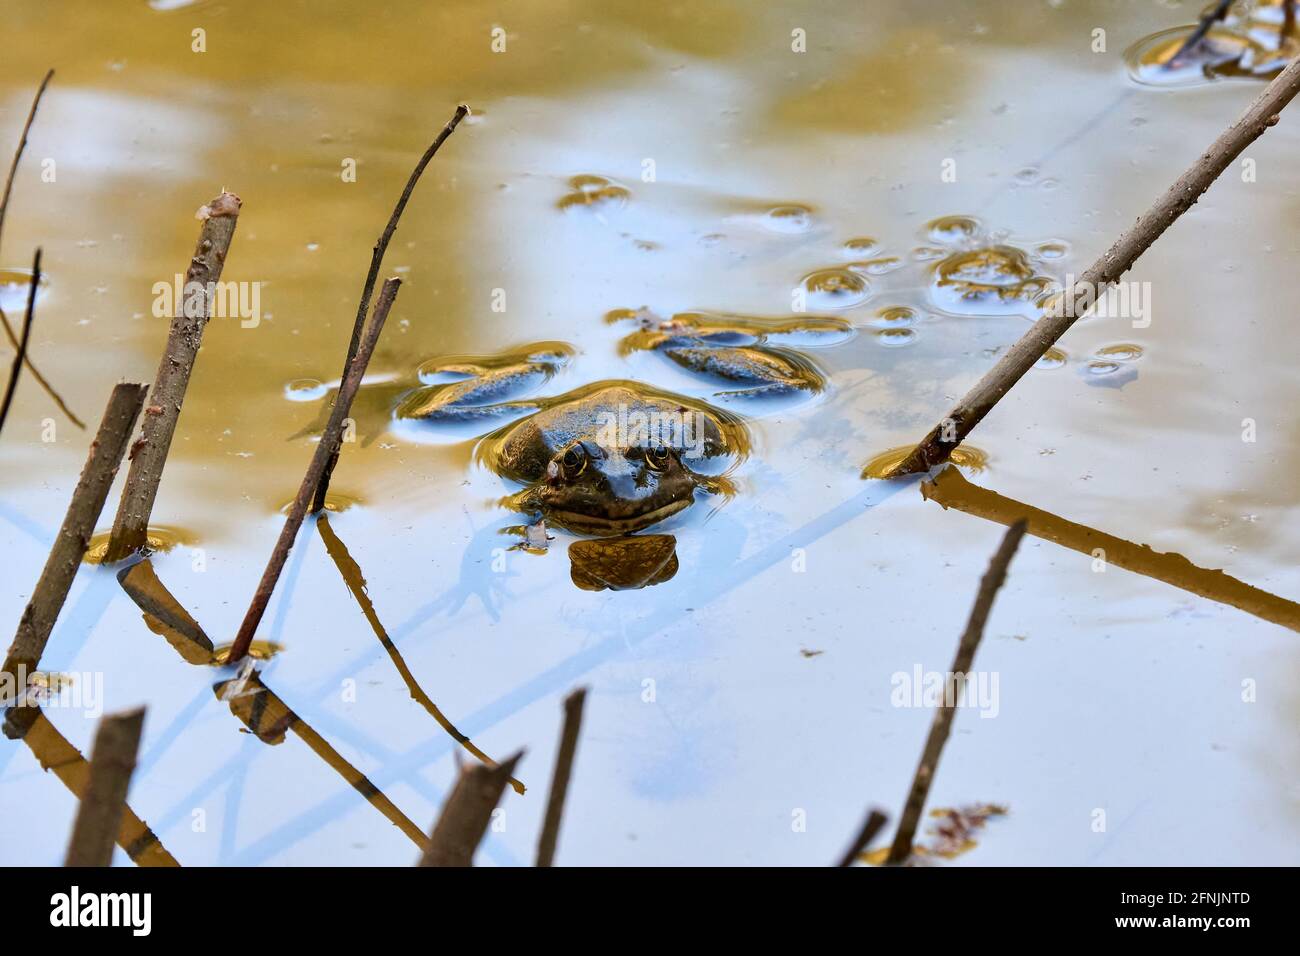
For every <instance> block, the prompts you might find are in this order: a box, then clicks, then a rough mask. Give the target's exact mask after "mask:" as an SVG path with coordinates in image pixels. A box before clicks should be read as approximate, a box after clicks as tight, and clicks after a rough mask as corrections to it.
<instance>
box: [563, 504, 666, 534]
mask: <svg viewBox="0 0 1300 956" xmlns="http://www.w3.org/2000/svg"><path fill="white" fill-rule="evenodd" d="M690 503H691V499H690V498H683V499H680V500H678V501H670V502H668V504H666V505H662V506H661V507H658V508H652V509H651V510H649V511H643V512H641V513H640V514H634V515H628V516H627V517H625V518H609V517H606V516H604V515H588V514H582V513H581V512H577V511H562V510H556V509H552V510H551V511H550V512H549V514H548V517H549V518H550V520H551V523H552V524H556V525H559V526H560V527H562V528H567V529H568V530H570V531H576V532H577V533H579V534H592V535H612V534H628V533H629V532H632V531H639V530H641V529H642V528H648V527H649V526H650V525H652V524H658V523H659V522H660V521H663V520H664V519H665V518H669V517H672V516H673V515H675V514H677V512H679V511H681V510H682V509H683V508H685V507H686V506H687V505H689V504H690Z"/></svg>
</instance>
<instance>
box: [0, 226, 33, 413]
mask: <svg viewBox="0 0 1300 956" xmlns="http://www.w3.org/2000/svg"><path fill="white" fill-rule="evenodd" d="M40 284H41V248H40V246H37V247H36V256H35V257H34V258H33V259H32V284H31V287H30V288H29V289H28V290H27V313H26V315H25V316H24V317H23V337H22V339H21V341H19V343H18V351H17V352H16V353H15V354H14V364H13V368H12V369H10V370H9V382H8V384H6V385H5V397H4V400H3V401H0V431H3V430H4V427H5V420H6V419H7V418H8V417H9V406H10V405H12V404H13V400H14V392H15V391H17V389H18V376H19V375H21V374H22V373H23V359H25V358H26V357H27V343H28V341H29V340H30V339H31V335H32V318H33V316H34V315H35V314H36V287H37V286H38V285H40Z"/></svg>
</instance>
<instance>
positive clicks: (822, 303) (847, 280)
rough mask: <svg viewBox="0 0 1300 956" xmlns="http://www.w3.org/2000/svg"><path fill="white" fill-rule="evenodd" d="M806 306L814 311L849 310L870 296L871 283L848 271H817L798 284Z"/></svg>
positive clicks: (863, 277)
mask: <svg viewBox="0 0 1300 956" xmlns="http://www.w3.org/2000/svg"><path fill="white" fill-rule="evenodd" d="M800 288H802V289H803V292H804V296H805V301H806V304H807V305H808V306H809V307H810V308H814V309H851V308H853V307H854V306H855V305H860V304H861V303H863V302H865V301H866V300H867V298H868V297H869V296H870V295H871V283H870V282H868V281H867V279H866V277H865V276H862V275H860V274H859V273H857V272H853V271H851V270H849V269H818V270H817V271H816V272H810V273H809V274H808V275H806V276H804V277H803V280H802V281H801V282H800Z"/></svg>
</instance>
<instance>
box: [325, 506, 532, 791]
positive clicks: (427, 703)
mask: <svg viewBox="0 0 1300 956" xmlns="http://www.w3.org/2000/svg"><path fill="white" fill-rule="evenodd" d="M316 530H317V531H319V532H320V537H321V540H322V541H324V542H325V551H326V552H327V553H328V554H329V556H330V557H331V558H332V559H333V560H334V566H335V567H336V568H338V569H339V574H340V575H341V576H342V578H343V583H344V584H346V585H347V588H348V591H350V592H351V594H352V597H353V598H354V599H355V600H356V602H357V604H359V605H360V606H361V613H362V614H364V615H365V617H366V620H367V621H368V622H369V623H370V629H371V630H372V631H374V632H375V637H377V638H379V643H380V644H382V645H384V650H385V651H387V652H388V657H389V660H391V661H392V662H393V666H394V667H396V668H397V673H398V674H400V675H401V678H402V681H403V682H404V683H405V684H406V689H407V691H408V692H409V693H410V695H411V699H412V700H414V701H415V702H416V703H418V704H419V705H420V706H421V707H423V708H424V709H425V710H426V711H428V713H429V716H431V717H432V718H433V719H434V720H436V721H437V722H438V725H439V726H440V727H442V729H443V730H445V731H446V732H447V733H448V734H449V735H450V736H451V738H452V739H453V740H454V741H456V743H458V744H460V745H461V746H462V747H464V748H465V749H466V750H468V751H469V752H470V753H472V754H473V755H474V756H475V757H477V758H478V759H479V760H482V761H483V762H484V763H485V764H487V765H488V766H489V767H495V766H497V762H496V761H495V760H493V759H492V758H491V757H489V756H488V755H487V754H485V753H484V752H483V751H482V750H480V749H479V748H478V747H477V745H475V743H474V741H472V740H470V739H469V738H468V737H466V736H465V735H464V734H462V733H461V732H460V731H459V730H457V729H456V726H455V725H454V724H453V723H452V722H451V721H450V720H448V719H447V717H446V715H445V714H443V712H442V710H441V709H439V707H438V705H437V704H435V703H434V702H433V700H432V698H430V697H429V695H428V694H426V693H425V692H424V688H422V687H421V686H420V684H419V682H418V681H417V680H416V679H415V675H414V674H412V673H411V669H410V668H409V667H407V666H406V660H405V658H403V657H402V652H401V651H399V650H398V649H397V645H396V644H394V643H393V639H392V638H391V637H389V636H388V631H387V630H386V629H385V628H384V625H383V622H382V621H380V620H379V615H378V614H377V613H376V612H375V605H374V602H372V601H371V600H370V595H369V594H367V593H366V579H365V576H364V575H362V573H361V565H359V564H357V562H356V560H355V559H354V558H353V557H352V555H351V554H349V553H348V549H347V546H346V545H345V544H344V543H343V541H342V539H340V538H339V536H338V535H337V534H335V533H334V528H333V526H332V525H331V524H330V521H329V516H328V515H325V514H321V515H320V516H319V517H317V519H316ZM510 786H511V787H512V788H514V791H515V793H519V794H522V793H523V792H524V791H525V790H526V789H527V788H526V787H525V786H524V785H523V783H522V782H521V781H519V780H516V779H515V778H513V777H511V778H510Z"/></svg>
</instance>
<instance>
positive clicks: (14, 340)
mask: <svg viewBox="0 0 1300 956" xmlns="http://www.w3.org/2000/svg"><path fill="white" fill-rule="evenodd" d="M53 77H54V71H53V70H49V71H47V72H46V74H45V78H44V79H43V80H41V85H40V86H39V87H37V88H36V96H35V97H34V98H33V99H32V108H31V109H30V110H28V112H27V122H25V123H23V131H22V134H21V135H20V136H19V137H18V148H17V149H15V150H14V158H13V162H11V163H10V164H9V175H8V176H7V177H6V178H5V190H4V195H3V196H2V197H0V244H2V243H3V240H4V231H5V215H6V214H7V213H8V212H9V196H10V194H11V193H12V192H13V188H14V176H15V175H16V174H17V173H18V163H19V161H21V160H22V158H23V150H25V149H26V148H27V134H28V133H30V132H31V129H32V123H33V121H34V120H35V119H36V110H37V109H38V108H39V107H40V105H41V97H42V96H44V95H45V88H46V87H47V86H49V85H50V80H51V79H52V78H53ZM0 325H3V326H4V329H5V335H6V336H7V337H8V339H9V344H10V345H12V346H13V347H14V348H18V337H17V336H16V335H14V330H13V326H11V325H10V324H9V316H7V315H5V311H4V309H0ZM23 362H24V363H25V364H26V365H27V371H29V372H30V373H31V375H32V378H34V379H36V382H37V384H38V385H40V386H41V388H43V389H45V392H46V394H48V395H49V396H50V398H52V399H54V404H55V405H58V406H59V411H61V412H63V414H64V415H66V416H68V421H70V422H72V424H74V425H76V426H77V427H78V428H80V429H81V430H82V431H85V430H86V423H85V422H83V421H82V420H81V419H80V418H78V417H77V416H76V415H74V414H73V413H72V409H70V408H68V406H67V403H66V402H64V401H63V397H62V396H61V395H59V393H58V392H56V391H55V390H54V386H52V385H51V384H50V383H49V381H48V380H46V378H45V376H44V375H42V374H41V373H40V371H39V370H38V369H37V368H36V365H35V363H33V362H32V357H31V355H30V354H25V355H24V356H23Z"/></svg>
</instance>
